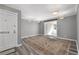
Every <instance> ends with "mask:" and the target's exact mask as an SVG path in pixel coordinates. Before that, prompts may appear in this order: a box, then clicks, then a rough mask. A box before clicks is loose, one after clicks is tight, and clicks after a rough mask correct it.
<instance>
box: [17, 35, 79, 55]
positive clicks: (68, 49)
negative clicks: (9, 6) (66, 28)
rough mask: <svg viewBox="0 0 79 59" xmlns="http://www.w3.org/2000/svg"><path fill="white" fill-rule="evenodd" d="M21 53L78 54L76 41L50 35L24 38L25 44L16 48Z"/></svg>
mask: <svg viewBox="0 0 79 59" xmlns="http://www.w3.org/2000/svg"><path fill="white" fill-rule="evenodd" d="M16 51H19V54H21V55H26V54H27V55H77V54H78V52H77V47H76V42H75V41H70V40H63V39H60V38H52V39H50V38H49V37H48V36H33V37H29V38H24V39H23V45H22V46H21V47H19V48H16Z"/></svg>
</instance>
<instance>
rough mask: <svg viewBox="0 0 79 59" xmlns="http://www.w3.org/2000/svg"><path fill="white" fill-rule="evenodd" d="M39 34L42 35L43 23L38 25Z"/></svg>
mask: <svg viewBox="0 0 79 59" xmlns="http://www.w3.org/2000/svg"><path fill="white" fill-rule="evenodd" d="M39 34H40V35H43V34H44V22H42V21H41V22H40V23H39Z"/></svg>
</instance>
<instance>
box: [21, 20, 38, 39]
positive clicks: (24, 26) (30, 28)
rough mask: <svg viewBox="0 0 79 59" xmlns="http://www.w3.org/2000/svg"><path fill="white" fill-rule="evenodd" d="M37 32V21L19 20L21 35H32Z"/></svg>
mask: <svg viewBox="0 0 79 59" xmlns="http://www.w3.org/2000/svg"><path fill="white" fill-rule="evenodd" d="M38 34H39V23H37V22H32V21H31V22H29V21H27V20H24V19H22V20H21V37H22V38H24V37H29V36H32V35H38Z"/></svg>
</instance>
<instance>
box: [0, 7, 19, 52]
mask: <svg viewBox="0 0 79 59" xmlns="http://www.w3.org/2000/svg"><path fill="white" fill-rule="evenodd" d="M17 22H18V20H17V14H16V13H13V12H10V11H7V10H3V9H0V51H3V50H6V49H10V48H13V47H16V46H17V39H18V33H17V26H18V23H17Z"/></svg>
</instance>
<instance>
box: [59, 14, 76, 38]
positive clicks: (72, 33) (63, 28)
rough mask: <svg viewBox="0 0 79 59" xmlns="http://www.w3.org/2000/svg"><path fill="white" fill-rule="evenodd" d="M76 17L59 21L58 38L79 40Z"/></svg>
mask: <svg viewBox="0 0 79 59" xmlns="http://www.w3.org/2000/svg"><path fill="white" fill-rule="evenodd" d="M76 21H77V20H76V15H73V16H69V17H65V19H63V20H58V23H57V28H58V30H57V34H58V37H64V38H70V39H77V22H76Z"/></svg>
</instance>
